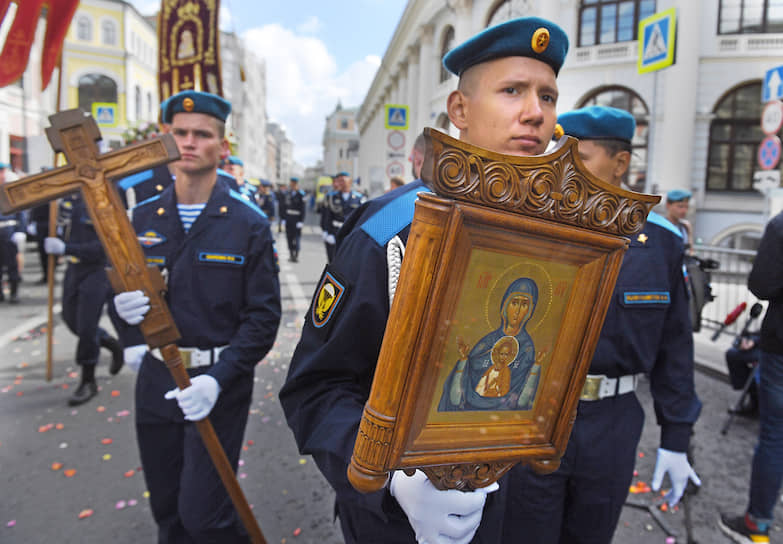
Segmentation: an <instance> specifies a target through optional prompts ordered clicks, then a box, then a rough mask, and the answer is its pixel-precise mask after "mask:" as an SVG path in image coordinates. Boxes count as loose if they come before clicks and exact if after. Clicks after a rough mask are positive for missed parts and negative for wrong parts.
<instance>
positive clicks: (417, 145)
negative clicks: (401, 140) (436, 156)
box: [413, 134, 425, 155]
mask: <svg viewBox="0 0 783 544" xmlns="http://www.w3.org/2000/svg"><path fill="white" fill-rule="evenodd" d="M424 147H425V146H424V134H419V135H418V136H416V141H414V142H413V149H415V150H416V151H418V152H419V153H421V154H422V155H423V154H424Z"/></svg>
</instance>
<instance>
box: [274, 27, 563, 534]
mask: <svg viewBox="0 0 783 544" xmlns="http://www.w3.org/2000/svg"><path fill="white" fill-rule="evenodd" d="M567 49H568V39H567V37H566V35H565V33H564V32H563V30H562V29H561V28H560V27H558V26H557V25H555V24H553V23H551V22H549V21H545V20H543V19H539V18H533V17H531V18H523V19H515V20H512V21H508V22H506V23H503V24H501V25H497V26H495V27H492V28H489V29H487V30H485V31H484V32H482V33H480V34H478V35H477V36H475V37H474V38H472V39H470V40H468V41H467V42H465V43H464V44H462V45H460V46H458V47H456V48H455V49H453V50H452V51H451V52H450V53H449V54H448V55H446V57H445V58H444V65H445V66H446V68H447V69H449V70H450V71H451V72H453V73H455V74H457V75H459V76H460V81H459V87H458V89H457V90H456V91H454V92H453V93H451V95H450V96H449V98H448V103H447V107H448V112H449V118H450V119H451V122H452V123H454V125H455V126H456V127H457V128H458V129H459V131H460V139H461V140H463V141H465V142H467V143H470V144H473V145H477V146H481V147H484V148H487V149H489V150H492V151H495V152H499V153H508V154H511V155H519V156H523V155H533V154H540V153H543V152H544V151H545V150H546V147H547V144H548V142H549V141H550V140H551V139H552V134H553V131H554V128H555V122H556V118H557V114H556V110H555V106H556V103H557V96H558V95H557V82H556V76H557V72H558V71H559V69H560V66H561V65H562V63H563V61H564V60H565V54H566V51H567ZM426 190H427V189H426V187H424V185H423V183H422V182H421V180H417V181H414V182H412V183H408V184H407V185H405V186H404V187H401V188H400V189H397V190H396V191H392V192H390V193H387V194H386V195H383V196H381V197H379V198H377V199H374V200H372V201H370V202H368V203H366V204H364V205H362V206H361V207H360V208H359V209H357V210H356V211H354V212H353V213H352V214H351V215H350V217H348V218H347V220H346V222H345V224H344V225H343V226H342V228H341V229H340V231H339V233H338V234H337V236H336V242H337V249H336V253H335V256H334V260H333V261H332V262H331V263H330V264H328V265H327V266H326V269H325V270H324V273H323V275H322V277H321V280H320V282H319V285H318V287H317V289H316V292H315V294H314V298H313V304H312V306H311V309H310V311H308V313H307V314H306V317H305V325H304V329H303V331H302V337H301V339H300V341H299V344H298V346H297V348H296V351H295V353H294V356H293V359H292V360H291V365H290V367H289V373H288V377H287V380H286V383H285V385H284V386H283V389H282V390H281V392H280V401H281V403H282V405H283V410H284V411H285V414H286V418H287V420H288V424H289V425H290V427H291V429H292V430H293V432H294V436H295V438H296V441H297V444H298V445H299V449H300V451H301V452H302V453H305V454H311V455H312V456H313V458H314V459H315V462H316V463H317V465H318V467H319V468H320V470H321V472H323V474H324V476H325V477H326V479H327V480H328V481H329V483H330V484H331V485H332V487H333V488H334V490H335V491H336V512H337V515H338V516H339V518H340V523H341V526H342V530H343V536H344V538H345V542H346V543H348V544H354V543H362V544H364V543H368V542H372V543H373V544H387V543H388V544H392V543H393V544H401V543H413V542H419V543H422V542H426V543H429V544H435V543H440V542H450V543H454V544H466V543H468V542H481V543H484V544H490V543H500V542H503V540H502V523H503V516H504V513H505V493H506V491H507V486H506V485H504V483H503V481H501V482H500V489H499V490H498V488H497V486H490V487H488V488H485V489H481V490H477V491H473V492H468V493H464V492H461V491H457V490H449V491H439V490H437V489H435V488H434V487H433V486H432V484H431V483H430V482H429V480H428V479H427V478H426V477H425V476H424V474H423V473H422V472H416V473H415V474H414V475H413V476H411V477H408V476H407V475H405V473H404V472H401V471H398V472H395V473H394V475H393V476H392V477H391V479H390V480H389V482H388V485H387V486H386V487H385V488H384V489H383V490H381V491H378V492H375V493H370V494H362V493H360V492H358V491H356V490H355V489H354V488H353V487H352V486H351V484H350V483H349V482H348V478H347V475H346V469H347V467H348V464H349V462H350V458H351V455H352V453H353V447H354V444H355V441H356V434H357V432H358V428H359V421H360V419H361V417H362V409H363V407H364V404H365V402H366V401H367V398H368V396H369V393H370V387H371V384H372V379H373V373H374V371H375V366H376V363H377V359H378V354H379V352H380V347H381V341H382V339H383V335H384V331H385V328H386V321H387V319H388V316H389V307H390V288H389V287H390V282H389V279H388V278H389V275H390V273H392V272H393V270H394V269H395V267H397V266H399V259H400V258H401V255H402V252H403V249H404V244H405V242H406V241H407V237H408V233H409V231H410V224H411V221H412V219H413V213H414V204H415V201H416V194H417V193H418V192H420V191H426ZM334 293H341V296H339V297H337V296H334V297H331V298H330V294H334ZM319 301H320V303H319ZM323 301H330V302H329V306H328V308H324V304H323ZM517 536H518V539H519V538H524V535H517ZM518 539H517V540H518ZM531 542H533V541H531Z"/></svg>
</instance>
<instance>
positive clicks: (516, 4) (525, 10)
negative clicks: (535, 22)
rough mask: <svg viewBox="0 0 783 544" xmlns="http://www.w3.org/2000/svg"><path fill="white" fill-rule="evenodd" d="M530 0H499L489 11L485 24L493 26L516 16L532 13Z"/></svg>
mask: <svg viewBox="0 0 783 544" xmlns="http://www.w3.org/2000/svg"><path fill="white" fill-rule="evenodd" d="M532 11H533V10H532V8H531V7H530V0H500V1H499V2H496V3H495V5H494V6H493V7H492V9H491V10H490V11H489V17H487V26H488V27H490V26H495V25H497V24H500V23H504V22H506V21H510V20H511V19H516V18H517V17H525V16H527V15H533V13H532Z"/></svg>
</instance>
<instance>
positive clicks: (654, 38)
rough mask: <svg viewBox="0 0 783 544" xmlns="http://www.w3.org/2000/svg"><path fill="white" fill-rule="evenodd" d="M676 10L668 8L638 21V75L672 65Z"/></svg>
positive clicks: (674, 45)
mask: <svg viewBox="0 0 783 544" xmlns="http://www.w3.org/2000/svg"><path fill="white" fill-rule="evenodd" d="M676 25H677V10H676V9H675V8H670V9H667V10H665V11H662V12H660V13H656V14H655V15H651V16H650V17H647V18H646V19H642V20H641V21H639V56H638V58H637V61H636V66H637V71H638V72H639V73H640V74H646V73H648V72H654V71H656V70H660V69H661V68H666V67H667V66H671V65H672V64H674V53H675V47H676V44H675V35H676V31H675V29H676Z"/></svg>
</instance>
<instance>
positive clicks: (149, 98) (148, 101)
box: [147, 92, 154, 120]
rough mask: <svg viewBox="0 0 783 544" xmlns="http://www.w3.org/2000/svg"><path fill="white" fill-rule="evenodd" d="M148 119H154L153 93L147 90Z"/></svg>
mask: <svg viewBox="0 0 783 544" xmlns="http://www.w3.org/2000/svg"><path fill="white" fill-rule="evenodd" d="M147 119H149V120H153V119H154V118H153V116H152V93H151V92H147Z"/></svg>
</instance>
